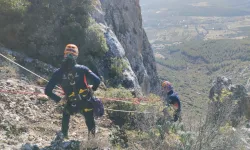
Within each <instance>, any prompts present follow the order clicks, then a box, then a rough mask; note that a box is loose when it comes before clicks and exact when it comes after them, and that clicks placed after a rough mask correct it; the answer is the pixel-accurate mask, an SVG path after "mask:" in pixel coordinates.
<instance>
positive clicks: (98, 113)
mask: <svg viewBox="0 0 250 150" xmlns="http://www.w3.org/2000/svg"><path fill="white" fill-rule="evenodd" d="M83 81H84V83H85V85H86V87H88V82H87V79H86V75H85V74H84V80H83ZM89 102H91V103H92V105H93V107H94V116H95V117H102V116H103V115H104V105H103V103H102V101H101V100H100V99H99V98H97V97H94V96H92V97H90V99H89Z"/></svg>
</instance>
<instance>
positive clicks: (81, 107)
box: [62, 100, 95, 136]
mask: <svg viewBox="0 0 250 150" xmlns="http://www.w3.org/2000/svg"><path fill="white" fill-rule="evenodd" d="M76 106H77V107H72V103H67V105H66V106H65V108H64V111H63V117H62V133H63V134H64V136H68V130H69V120H70V116H71V115H73V114H75V113H81V114H82V115H83V116H84V118H85V122H86V125H87V127H88V131H89V133H92V134H95V119H94V111H93V106H92V104H91V103H90V102H88V101H87V100H83V101H81V102H79V103H76Z"/></svg>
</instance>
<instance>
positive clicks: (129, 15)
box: [92, 0, 158, 93]
mask: <svg viewBox="0 0 250 150" xmlns="http://www.w3.org/2000/svg"><path fill="white" fill-rule="evenodd" d="M92 16H93V18H94V19H95V20H96V21H97V22H98V23H100V24H103V25H104V26H106V27H107V28H108V29H109V30H111V31H112V32H113V33H114V34H115V36H116V38H117V39H118V42H119V43H120V44H121V46H122V49H123V50H124V52H125V53H124V54H125V57H126V58H127V59H128V60H129V63H130V65H131V68H132V71H133V72H134V73H135V75H136V78H134V77H133V76H132V79H133V80H137V81H133V83H137V82H138V83H139V85H140V86H141V90H142V91H143V92H144V93H149V92H152V91H154V90H156V88H157V87H158V77H157V72H156V64H155V58H154V55H153V50H152V48H151V46H150V44H149V41H148V38H147V35H146V33H145V31H144V29H143V27H142V16H141V9H140V5H139V0H125V1H124V0H100V3H99V5H97V6H96V11H95V12H94V13H93V15H92ZM109 47H110V46H109ZM129 74H131V73H129ZM132 74H133V73H132Z"/></svg>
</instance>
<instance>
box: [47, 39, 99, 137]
mask: <svg viewBox="0 0 250 150" xmlns="http://www.w3.org/2000/svg"><path fill="white" fill-rule="evenodd" d="M78 54H79V52H78V47H77V46H76V45H74V44H68V45H67V46H66V47H65V50H64V59H63V61H62V64H61V67H60V68H59V69H58V70H56V71H55V72H54V74H53V75H52V78H51V79H50V81H49V83H48V84H47V86H46V88H45V94H46V95H47V96H49V97H50V98H51V99H53V100H54V101H55V102H56V103H58V102H60V103H62V104H63V103H65V104H64V109H63V117H62V127H61V132H62V133H63V136H64V138H68V129H69V120H70V115H73V114H75V113H81V114H83V116H84V117H85V122H86V125H87V127H88V135H89V137H90V136H92V137H94V136H95V120H94V110H93V109H94V106H93V103H91V102H90V99H91V98H92V96H93V91H95V90H97V88H98V86H99V84H100V78H99V77H98V76H97V75H96V74H95V73H93V72H92V71H91V70H90V69H89V68H88V67H86V66H84V65H78V64H77V63H76V59H77V57H78ZM87 81H88V82H90V83H91V84H92V85H91V86H90V85H88V84H87ZM56 85H59V86H61V87H62V89H63V91H64V93H65V97H64V98H60V97H59V96H58V95H56V94H54V93H53V92H52V90H53V89H54V88H55V86H56Z"/></svg>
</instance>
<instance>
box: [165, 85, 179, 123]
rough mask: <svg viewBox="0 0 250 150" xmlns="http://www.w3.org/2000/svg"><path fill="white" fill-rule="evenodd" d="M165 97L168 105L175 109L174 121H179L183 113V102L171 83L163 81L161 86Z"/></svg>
mask: <svg viewBox="0 0 250 150" xmlns="http://www.w3.org/2000/svg"><path fill="white" fill-rule="evenodd" d="M161 87H162V92H163V95H164V96H165V97H164V98H165V99H164V100H165V101H166V103H167V104H166V105H167V106H168V105H172V106H173V107H174V109H175V112H174V119H173V121H175V122H176V121H177V120H178V119H179V117H180V112H181V102H180V98H179V97H178V95H177V93H176V92H174V89H173V86H172V84H171V83H170V82H169V81H163V82H162V84H161Z"/></svg>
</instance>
